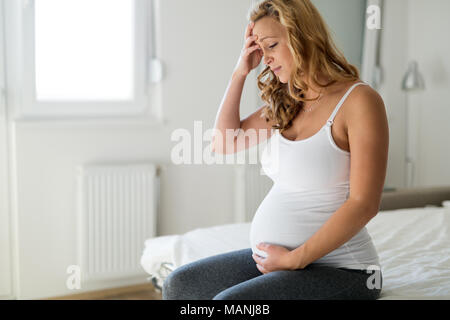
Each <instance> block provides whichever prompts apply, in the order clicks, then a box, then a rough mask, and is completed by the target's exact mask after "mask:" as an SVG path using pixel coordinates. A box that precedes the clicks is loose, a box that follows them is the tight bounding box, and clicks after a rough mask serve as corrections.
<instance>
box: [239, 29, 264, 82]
mask: <svg viewBox="0 0 450 320" xmlns="http://www.w3.org/2000/svg"><path fill="white" fill-rule="evenodd" d="M253 27H254V23H253V21H252V22H250V23H249V24H248V25H247V28H246V30H245V37H244V47H243V48H242V51H241V55H240V56H239V61H238V63H237V65H236V68H235V72H238V73H239V74H241V75H243V76H247V75H248V74H249V73H250V71H252V70H253V69H255V68H256V67H257V66H258V65H259V64H260V62H261V59H262V57H263V52H262V50H261V48H260V46H259V45H258V44H256V42H255V41H256V40H257V39H258V37H257V36H255V35H253Z"/></svg>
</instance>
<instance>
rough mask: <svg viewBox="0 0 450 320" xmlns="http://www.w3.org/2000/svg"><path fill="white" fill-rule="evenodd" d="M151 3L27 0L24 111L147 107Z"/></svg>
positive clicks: (106, 112) (96, 112) (113, 111)
mask: <svg viewBox="0 0 450 320" xmlns="http://www.w3.org/2000/svg"><path fill="white" fill-rule="evenodd" d="M151 9H152V8H151V1H146V0H27V1H25V2H24V5H23V9H22V10H23V11H22V13H23V16H22V20H21V21H22V27H23V28H22V30H23V48H22V56H23V78H22V79H23V85H24V87H23V100H22V105H21V110H20V114H21V116H23V117H28V116H31V117H47V118H48V117H59V116H111V115H139V114H142V113H144V112H146V111H149V107H150V105H151V101H152V99H151V98H152V97H151V94H150V87H151V86H150V83H149V79H150V78H151V77H152V75H150V74H148V72H149V71H150V68H149V65H150V64H151V62H152V61H151V50H152V47H151V32H150V31H151V30H149V27H148V26H149V25H151V23H150V22H151V21H150V20H151V19H150V17H151V13H152V11H151ZM152 65H153V64H152Z"/></svg>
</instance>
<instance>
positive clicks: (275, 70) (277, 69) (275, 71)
mask: <svg viewBox="0 0 450 320" xmlns="http://www.w3.org/2000/svg"><path fill="white" fill-rule="evenodd" d="M280 69H281V67H277V68H275V69H272V71H273V72H274V73H277V72H278V71H280Z"/></svg>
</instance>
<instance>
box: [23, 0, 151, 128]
mask: <svg viewBox="0 0 450 320" xmlns="http://www.w3.org/2000/svg"><path fill="white" fill-rule="evenodd" d="M133 1H134V8H135V10H134V17H135V33H134V45H135V47H134V99H133V100H130V101H116V100H111V101H107V100H103V101H102V100H99V101H82V100H81V101H65V100H61V101H57V100H55V101H54V100H52V101H37V100H36V85H35V63H34V60H35V52H34V47H35V45H34V44H35V38H34V0H24V1H23V3H22V8H21V9H22V15H21V20H20V23H21V40H22V46H21V53H22V54H21V55H20V56H21V64H22V66H23V68H22V72H21V74H22V94H21V96H22V100H21V103H20V105H19V106H18V108H17V113H16V119H17V120H21V119H30V118H32V119H34V118H38V119H45V118H61V117H62V118H80V117H81V118H86V117H87V118H96V117H118V116H139V115H143V114H145V113H148V112H149V111H150V106H151V105H152V103H151V102H152V101H154V99H152V98H153V97H151V94H150V86H149V81H148V80H149V62H150V60H151V57H150V53H151V52H152V49H153V48H152V44H153V39H152V32H151V31H152V28H153V26H152V24H151V23H150V22H152V21H153V20H151V18H152V16H153V12H152V9H153V8H152V5H151V4H152V2H151V1H146V0H133Z"/></svg>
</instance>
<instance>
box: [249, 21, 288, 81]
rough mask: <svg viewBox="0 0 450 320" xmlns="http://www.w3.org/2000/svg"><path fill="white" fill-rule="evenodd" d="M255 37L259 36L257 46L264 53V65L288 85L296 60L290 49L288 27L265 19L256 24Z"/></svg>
mask: <svg viewBox="0 0 450 320" xmlns="http://www.w3.org/2000/svg"><path fill="white" fill-rule="evenodd" d="M253 35H256V36H258V39H257V40H256V44H258V45H259V47H260V48H261V50H262V52H263V55H264V61H263V62H264V64H266V65H267V66H269V67H270V69H272V71H273V72H274V73H275V75H276V76H277V77H278V79H279V80H280V82H282V83H287V82H288V81H289V77H290V75H291V72H292V70H293V65H294V59H293V57H292V54H291V52H290V50H289V48H288V37H287V35H288V34H287V30H286V27H285V26H283V25H282V24H281V23H279V22H278V21H277V20H275V19H274V18H272V17H264V18H262V19H260V20H258V21H257V22H256V23H255V26H254V27H253Z"/></svg>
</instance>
